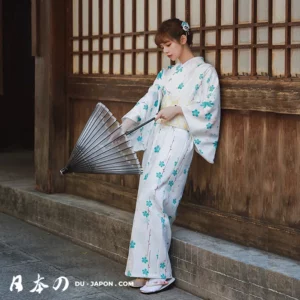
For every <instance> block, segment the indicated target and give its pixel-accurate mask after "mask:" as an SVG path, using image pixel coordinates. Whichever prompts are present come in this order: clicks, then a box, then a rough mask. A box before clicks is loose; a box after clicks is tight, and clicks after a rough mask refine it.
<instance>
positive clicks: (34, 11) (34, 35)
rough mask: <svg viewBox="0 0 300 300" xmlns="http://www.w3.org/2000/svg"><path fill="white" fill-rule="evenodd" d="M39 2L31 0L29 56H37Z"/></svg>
mask: <svg viewBox="0 0 300 300" xmlns="http://www.w3.org/2000/svg"><path fill="white" fill-rule="evenodd" d="M38 6H39V0H31V55H32V56H38V55H39V41H38V37H39V23H40V22H39V17H38V13H39V7H38Z"/></svg>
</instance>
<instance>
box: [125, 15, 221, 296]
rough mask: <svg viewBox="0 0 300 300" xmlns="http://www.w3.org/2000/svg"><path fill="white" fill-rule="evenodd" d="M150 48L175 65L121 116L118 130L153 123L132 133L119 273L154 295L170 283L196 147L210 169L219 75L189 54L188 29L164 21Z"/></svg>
mask: <svg viewBox="0 0 300 300" xmlns="http://www.w3.org/2000/svg"><path fill="white" fill-rule="evenodd" d="M155 43H156V44H157V45H158V46H160V47H162V49H163V52H164V54H165V55H167V56H168V57H169V58H170V59H171V60H173V61H175V60H178V61H179V62H178V63H177V64H176V65H174V66H169V67H168V68H167V69H163V70H161V71H160V72H159V73H158V75H157V77H156V80H155V81H154V83H153V85H152V86H151V87H150V88H149V90H148V93H147V94H146V95H145V96H144V97H143V98H142V99H140V100H139V101H138V103H137V104H136V106H135V107H134V108H133V109H132V110H130V111H129V112H128V113H127V114H126V115H125V116H124V117H123V118H122V121H123V123H122V127H123V130H124V131H126V130H127V129H129V128H131V127H134V126H136V125H138V124H139V123H142V122H144V121H147V120H148V119H150V118H151V117H153V116H155V120H156V121H155V123H154V124H153V123H149V124H148V125H146V126H144V127H142V128H141V129H140V130H139V131H137V132H135V133H134V134H132V135H131V141H132V143H133V147H134V150H135V151H139V150H144V151H145V152H144V157H143V163H142V165H143V170H144V173H143V175H142V176H141V177H140V182H139V190H138V197H137V203H136V210H135V215H134V220H133V228H132V234H131V241H130V246H129V255H128V260H127V266H126V271H125V274H126V275H127V276H129V277H137V278H136V279H135V280H134V281H133V286H134V287H140V291H141V292H143V293H153V292H157V291H160V290H162V289H164V288H165V287H167V286H168V285H170V284H171V283H172V282H174V280H175V279H174V278H173V277H172V268H171V264H170V259H169V255H168V251H169V248H170V243H171V226H172V223H173V222H174V220H175V217H176V211H177V207H178V204H179V202H180V199H181V197H182V194H183V190H184V186H185V183H186V179H187V174H188V170H189V167H190V164H191V161H192V157H193V152H194V149H195V150H196V152H197V153H198V154H200V155H201V156H202V157H203V158H204V159H205V160H207V161H208V162H209V163H213V162H214V157H215V152H216V148H217V143H218V137H219V126H220V88H219V80H218V76H217V73H216V70H215V69H214V67H213V66H211V65H210V64H207V63H205V62H204V60H203V58H202V57H194V56H193V53H192V51H191V49H190V45H191V44H192V33H191V32H190V29H189V25H188V24H187V23H186V22H182V21H180V20H179V19H170V20H167V21H164V22H163V23H162V24H161V26H160V27H159V29H158V32H157V34H156V36H155ZM159 108H160V110H159ZM158 110H159V112H158Z"/></svg>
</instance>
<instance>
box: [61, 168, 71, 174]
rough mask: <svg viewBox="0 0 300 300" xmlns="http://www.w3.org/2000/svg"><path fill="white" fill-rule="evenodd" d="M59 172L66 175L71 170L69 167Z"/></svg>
mask: <svg viewBox="0 0 300 300" xmlns="http://www.w3.org/2000/svg"><path fill="white" fill-rule="evenodd" d="M59 172H60V174H61V175H65V174H66V173H68V172H69V169H68V168H67V167H65V168H62V169H61V170H60V171H59Z"/></svg>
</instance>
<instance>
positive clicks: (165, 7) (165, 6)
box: [141, 0, 171, 21]
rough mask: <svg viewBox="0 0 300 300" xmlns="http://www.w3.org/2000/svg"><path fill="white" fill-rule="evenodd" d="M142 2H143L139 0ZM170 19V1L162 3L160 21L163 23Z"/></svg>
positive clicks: (164, 0) (166, 0) (165, 0)
mask: <svg viewBox="0 0 300 300" xmlns="http://www.w3.org/2000/svg"><path fill="white" fill-rule="evenodd" d="M141 1H144V0H141ZM170 18H171V0H163V1H162V20H163V21H165V20H167V19H170Z"/></svg>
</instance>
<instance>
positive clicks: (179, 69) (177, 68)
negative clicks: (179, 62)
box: [175, 66, 183, 74]
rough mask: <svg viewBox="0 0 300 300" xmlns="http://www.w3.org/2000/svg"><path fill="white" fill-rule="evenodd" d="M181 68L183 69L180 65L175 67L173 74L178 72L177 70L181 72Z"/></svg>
mask: <svg viewBox="0 0 300 300" xmlns="http://www.w3.org/2000/svg"><path fill="white" fill-rule="evenodd" d="M182 70H183V68H182V67H180V66H178V67H176V72H175V74H178V73H179V72H182Z"/></svg>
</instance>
